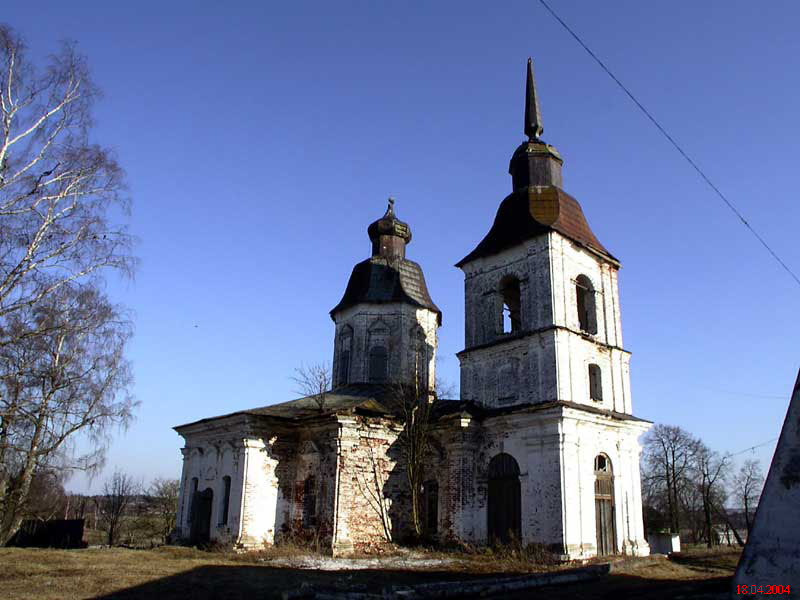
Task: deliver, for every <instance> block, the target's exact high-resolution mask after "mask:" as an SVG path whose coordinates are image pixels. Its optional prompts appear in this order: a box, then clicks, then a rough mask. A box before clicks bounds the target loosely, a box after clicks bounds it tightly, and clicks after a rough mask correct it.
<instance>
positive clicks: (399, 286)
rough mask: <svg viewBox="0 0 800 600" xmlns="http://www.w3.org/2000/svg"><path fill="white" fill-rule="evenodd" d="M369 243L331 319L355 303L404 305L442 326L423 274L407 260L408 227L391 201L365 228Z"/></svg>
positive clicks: (409, 231) (416, 265)
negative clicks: (424, 310) (367, 255)
mask: <svg viewBox="0 0 800 600" xmlns="http://www.w3.org/2000/svg"><path fill="white" fill-rule="evenodd" d="M367 233H368V234H369V239H370V241H371V242H372V256H371V257H370V258H368V259H367V260H365V261H363V262H360V263H358V264H357V265H356V266H355V267H353V272H352V273H351V275H350V280H349V281H348V282H347V289H345V292H344V296H343V297H342V299H341V301H340V302H339V304H337V305H336V306H335V307H334V308H333V310H331V313H330V314H331V318H332V319H334V320H335V315H336V313H338V312H341V311H343V310H345V309H347V308H350V307H352V306H355V305H356V304H389V303H398V302H400V303H406V304H411V305H412V306H417V307H420V308H427V309H428V310H431V311H433V312H435V313H436V315H437V318H438V321H439V324H440V325H441V323H442V311H441V310H439V307H438V306H436V304H434V302H433V300H432V299H431V296H430V294H429V293H428V286H427V284H426V283H425V275H423V273H422V267H420V266H419V265H418V264H417V263H415V262H414V261H411V260H408V259H407V258H406V257H405V255H406V244H408V243H409V242H410V241H411V228H410V227H409V226H408V224H407V223H404V222H403V221H400V220H399V219H398V218H397V217H396V216H395V214H394V200H393V199H392V198H389V207H388V208H387V209H386V214H384V215H383V216H382V217H381V218H380V219H378V220H377V221H375V222H374V223H372V224H371V225H370V226H369V227H368V228H367Z"/></svg>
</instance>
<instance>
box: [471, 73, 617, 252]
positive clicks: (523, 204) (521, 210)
mask: <svg viewBox="0 0 800 600" xmlns="http://www.w3.org/2000/svg"><path fill="white" fill-rule="evenodd" d="M524 131H525V134H526V135H527V136H528V140H527V141H526V142H523V143H522V144H521V145H520V146H519V147H518V148H517V149H516V151H515V152H514V155H513V156H512V158H511V162H510V164H509V174H510V175H511V176H512V181H513V187H514V189H513V191H512V193H511V194H510V195H509V196H507V197H506V198H505V199H504V200H503V202H502V203H501V204H500V207H499V208H498V210H497V215H496V216H495V220H494V224H493V225H492V228H491V229H490V230H489V233H487V234H486V237H484V238H483V240H481V242H480V243H479V244H478V245H477V246H476V247H475V249H474V250H473V251H472V252H470V253H469V254H467V256H465V257H464V258H462V259H461V260H460V261H458V263H456V266H457V267H461V266H463V265H464V264H466V263H468V262H470V261H473V260H475V259H477V258H485V257H487V256H493V255H495V254H499V253H500V252H502V251H503V250H506V249H508V248H512V247H514V246H517V245H519V244H521V243H523V242H525V241H527V240H530V239H533V238H536V237H538V236H540V235H543V234H545V233H547V232H548V231H557V232H559V233H560V234H562V235H564V236H566V237H568V238H569V239H571V240H573V241H575V242H577V243H578V244H580V245H582V246H585V247H588V248H590V249H592V250H594V251H595V252H598V253H600V254H601V255H603V256H604V257H605V258H607V259H609V260H610V261H611V262H613V263H615V264H619V263H618V261H617V259H616V258H614V256H613V255H612V254H611V253H610V252H609V251H608V250H606V248H605V246H603V245H602V244H601V243H600V241H599V240H598V239H597V237H596V236H595V235H594V233H593V232H592V229H591V227H589V223H588V222H587V221H586V217H585V216H584V214H583V210H582V209H581V206H580V204H579V203H578V201H577V200H576V199H575V198H573V197H572V196H570V195H569V194H567V193H566V192H565V191H564V190H562V189H561V164H562V162H563V161H562V159H561V156H560V155H559V153H558V151H557V150H556V149H555V148H554V147H553V146H551V145H549V144H547V143H545V142H544V141H542V140H541V138H540V136H541V135H542V132H543V131H544V129H543V127H542V115H541V111H540V110H539V100H538V94H537V92H536V82H535V79H534V76H533V63H532V61H531V59H528V78H527V82H526V86H525V127H524Z"/></svg>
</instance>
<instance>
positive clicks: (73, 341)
mask: <svg viewBox="0 0 800 600" xmlns="http://www.w3.org/2000/svg"><path fill="white" fill-rule="evenodd" d="M7 324H8V326H9V328H10V329H11V330H12V335H15V336H17V337H18V341H17V343H15V344H13V345H8V346H5V347H1V348H0V361H2V364H3V366H4V367H5V371H4V373H3V374H2V377H0V390H2V397H0V410H1V411H2V413H0V418H1V419H2V422H0V478H1V479H0V484H1V485H0V517H2V518H0V540H2V539H3V538H8V537H10V536H11V535H12V534H13V531H14V529H15V528H16V527H17V526H18V524H19V522H20V520H21V519H22V517H23V516H24V515H23V514H22V508H23V507H24V505H25V502H26V499H27V497H28V494H29V492H30V486H31V481H32V478H33V475H34V473H35V472H36V470H37V469H39V470H41V469H51V470H56V471H61V472H63V473H68V472H70V471H71V470H74V469H80V470H92V469H96V468H97V467H99V466H101V465H102V463H103V458H104V455H105V449H106V447H107V443H108V441H109V434H110V431H111V429H112V427H113V426H114V425H122V426H124V425H126V424H127V423H128V422H129V421H130V419H131V412H132V410H133V407H134V406H135V403H134V401H133V399H132V397H131V396H130V395H129V394H128V389H129V386H130V383H131V373H130V365H129V363H128V361H127V360H126V359H125V358H124V356H123V351H124V348H125V344H126V343H127V341H128V339H129V337H130V335H131V328H130V325H129V324H128V322H127V321H126V320H125V319H124V316H123V315H121V314H120V311H119V309H118V308H117V307H115V306H113V305H111V304H110V303H108V301H107V300H106V299H105V297H104V296H103V295H102V294H101V293H100V292H99V291H97V290H96V289H93V288H89V287H84V288H79V289H77V290H76V289H73V287H72V286H66V287H62V288H60V289H59V290H58V291H57V292H54V293H53V294H51V295H50V296H48V298H47V300H46V301H44V300H43V301H40V302H39V303H38V304H37V306H35V307H34V308H32V309H30V310H24V311H22V310H20V311H17V312H16V313H14V315H12V316H10V317H9V318H8V319H7ZM25 331H36V332H37V333H36V334H35V335H31V336H25V335H24V332H25ZM78 435H80V436H81V438H82V439H83V440H85V441H86V442H88V444H86V446H87V449H86V451H85V452H84V453H82V454H79V455H76V454H75V452H74V450H75V448H74V446H75V444H74V442H75V439H76V436H78Z"/></svg>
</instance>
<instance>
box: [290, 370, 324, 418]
mask: <svg viewBox="0 0 800 600" xmlns="http://www.w3.org/2000/svg"><path fill="white" fill-rule="evenodd" d="M292 381H294V382H295V384H296V385H297V389H296V390H295V392H296V393H298V394H302V395H303V396H306V397H310V398H312V399H313V400H314V402H315V403H316V404H317V407H318V408H319V410H320V411H323V410H325V401H326V399H327V395H328V393H329V392H330V388H331V383H332V376H331V365H330V363H327V362H324V363H317V364H313V365H300V367H298V368H297V369H295V375H294V376H293V377H292Z"/></svg>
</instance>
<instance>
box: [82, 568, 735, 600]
mask: <svg viewBox="0 0 800 600" xmlns="http://www.w3.org/2000/svg"><path fill="white" fill-rule="evenodd" d="M498 576H499V577H502V576H503V575H502V574H499V573H498V574H495V575H491V574H483V575H481V576H469V575H467V574H465V573H453V572H435V571H430V572H418V571H417V572H414V571H402V570H376V569H364V570H354V571H313V570H306V569H288V568H276V567H269V566H203V567H197V568H195V569H191V570H189V571H185V572H183V573H179V574H177V575H172V576H169V577H164V578H162V579H157V580H154V581H150V582H148V583H145V584H141V585H137V586H133V587H130V588H127V589H124V590H120V591H117V592H112V593H109V594H104V595H102V596H97V597H95V600H131V599H134V598H136V599H139V598H158V599H160V600H161V599H163V600H173V599H174V600H177V599H185V598H192V599H193V600H211V599H222V598H224V599H226V600H239V599H242V600H244V599H247V600H252V598H253V597H257V598H281V597H282V595H283V592H284V591H288V590H299V589H300V586H301V585H302V584H303V583H304V582H307V583H308V584H311V585H313V586H314V588H315V589H319V590H324V591H328V592H333V593H336V592H342V591H345V590H347V591H354V592H367V593H380V592H381V591H382V590H383V589H384V588H385V587H387V586H393V585H396V586H402V585H413V584H419V583H428V582H434V581H448V580H449V581H459V580H460V581H464V580H467V579H473V580H474V579H480V578H484V577H498ZM505 576H506V577H507V576H508V574H506V575H505ZM730 582H731V577H729V576H726V577H714V578H709V579H699V580H688V581H687V580H670V579H662V578H653V579H650V578H648V577H646V576H634V575H625V574H615V575H609V576H607V577H604V578H601V579H599V580H595V581H588V582H583V583H575V584H565V585H559V586H549V587H542V588H537V589H536V590H528V591H523V592H518V593H514V594H504V595H502V596H498V598H500V597H502V598H508V599H522V598H526V599H530V598H531V597H532V595H533V594H535V595H536V597H541V598H547V599H548V600H552V599H555V600H562V599H564V600H566V599H573V598H581V600H583V599H586V600H606V599H609V600H610V599H615V600H616V599H623V598H624V599H628V598H632V599H634V600H636V599H639V598H641V599H645V598H646V599H648V600H667V599H670V600H673V599H675V598H684V599H692V598H698V599H699V598H707V599H711V598H723V597H727V596H726V595H725V594H727V593H729V590H730Z"/></svg>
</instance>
